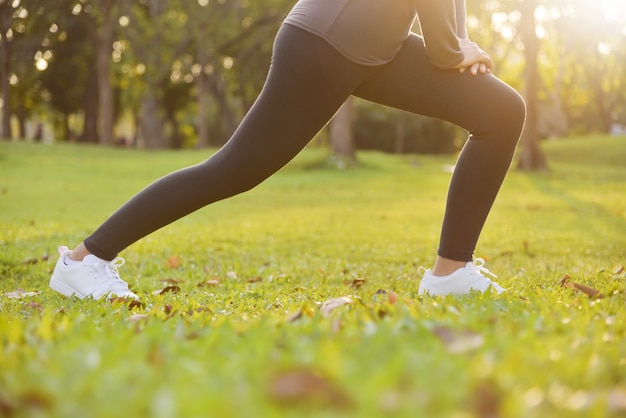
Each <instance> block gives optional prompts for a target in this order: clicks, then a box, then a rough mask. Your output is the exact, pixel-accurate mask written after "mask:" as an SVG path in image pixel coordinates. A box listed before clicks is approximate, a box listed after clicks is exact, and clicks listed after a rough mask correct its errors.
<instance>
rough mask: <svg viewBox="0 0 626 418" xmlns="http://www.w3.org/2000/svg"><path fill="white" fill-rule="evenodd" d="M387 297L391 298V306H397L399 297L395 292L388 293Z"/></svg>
mask: <svg viewBox="0 0 626 418" xmlns="http://www.w3.org/2000/svg"><path fill="white" fill-rule="evenodd" d="M387 296H388V297H389V303H390V304H391V305H395V304H396V302H397V301H398V295H397V294H396V293H394V292H391V291H389V292H387Z"/></svg>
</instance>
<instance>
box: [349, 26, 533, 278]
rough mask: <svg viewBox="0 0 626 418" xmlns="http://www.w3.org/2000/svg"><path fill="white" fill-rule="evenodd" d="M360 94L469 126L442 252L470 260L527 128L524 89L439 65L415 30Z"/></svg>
mask: <svg viewBox="0 0 626 418" xmlns="http://www.w3.org/2000/svg"><path fill="white" fill-rule="evenodd" d="M355 95H357V96H359V97H362V98H364V99H367V100H371V101H373V102H377V103H382V104H385V105H388V106H392V107H395V108H398V109H402V110H406V111H409V112H412V113H417V114H421V115H425V116H430V117H434V118H438V119H443V120H447V121H450V122H453V123H455V124H457V125H459V126H461V127H463V128H465V129H467V130H468V131H469V133H470V137H469V140H468V141H467V143H466V145H465V147H464V148H463V150H462V152H461V154H460V156H459V159H458V161H457V165H456V168H455V170H454V174H453V176H452V180H451V183H450V189H449V192H448V200H447V205H446V212H445V216H444V221H443V226H442V231H441V238H440V244H439V250H438V255H439V257H440V259H443V260H444V261H445V260H449V261H452V262H456V265H457V266H460V265H464V264H465V263H466V262H467V261H471V260H472V257H473V252H474V249H475V247H476V242H477V241H478V237H479V235H480V232H481V230H482V227H483V225H484V223H485V220H486V218H487V215H488V213H489V211H490V209H491V206H492V204H493V202H494V199H495V197H496V195H497V193H498V191H499V189H500V186H501V184H502V181H503V180H504V177H505V175H506V172H507V170H508V168H509V166H510V164H511V160H512V158H513V153H514V150H515V147H516V144H517V142H518V139H519V137H520V134H521V131H522V128H523V124H524V117H525V106H524V102H523V100H522V99H521V97H520V96H519V94H517V92H515V91H514V90H513V89H511V88H510V87H509V86H507V85H506V84H504V83H503V82H501V81H500V80H498V79H497V78H496V77H494V76H493V75H490V74H488V75H476V76H472V75H470V74H469V73H468V72H465V73H459V72H458V71H455V70H440V69H437V68H436V67H434V66H432V65H431V64H430V61H429V60H428V56H427V54H426V50H425V48H424V44H423V41H422V39H421V38H420V37H418V36H416V35H413V36H411V37H410V39H408V40H407V41H406V42H405V43H404V45H403V47H402V49H401V51H400V52H399V54H398V55H397V56H396V58H395V59H394V60H393V61H392V62H390V63H389V64H387V65H385V66H384V67H383V68H382V69H381V70H380V71H378V72H377V73H376V74H375V75H373V76H372V77H370V78H369V79H368V80H367V81H366V82H365V83H364V84H363V85H362V86H360V87H359V88H358V89H357V91H356V92H355ZM440 261H441V260H440ZM450 265H454V263H451V264H450ZM444 274H445V273H444Z"/></svg>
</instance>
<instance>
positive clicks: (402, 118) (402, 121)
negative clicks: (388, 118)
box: [393, 112, 406, 154]
mask: <svg viewBox="0 0 626 418" xmlns="http://www.w3.org/2000/svg"><path fill="white" fill-rule="evenodd" d="M395 122H396V123H395V125H396V129H395V133H396V140H395V142H394V147H393V148H394V152H395V153H396V154H404V144H405V143H406V114H405V113H404V112H399V113H398V116H396V118H395Z"/></svg>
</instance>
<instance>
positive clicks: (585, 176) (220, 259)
mask: <svg viewBox="0 0 626 418" xmlns="http://www.w3.org/2000/svg"><path fill="white" fill-rule="evenodd" d="M625 140H626V138H600V137H584V138H577V139H567V140H565V139H564V140H559V141H550V142H548V143H546V146H545V150H546V152H547V154H548V157H549V158H550V160H551V162H552V163H551V168H552V171H551V172H549V173H533V174H524V175H521V174H520V173H517V172H512V173H510V175H509V177H508V178H507V181H506V182H505V184H504V186H503V189H502V192H501V195H500V198H499V199H498V201H497V202H496V204H495V207H494V210H493V212H492V214H491V217H490V219H489V220H488V224H487V226H486V230H485V233H484V234H483V237H482V239H481V241H480V243H479V249H478V253H477V255H478V256H482V257H485V258H487V259H488V267H489V268H490V269H491V270H492V271H494V272H496V273H497V274H498V275H499V279H498V281H499V282H500V283H501V284H503V285H504V286H505V287H507V288H508V292H507V293H505V294H504V295H502V296H500V297H497V296H491V295H485V296H472V297H464V298H456V299H455V298H430V297H419V296H417V295H416V290H417V284H418V280H419V277H418V274H417V267H418V266H419V265H425V266H428V265H430V264H431V263H432V260H433V251H434V249H435V248H436V245H437V235H438V230H439V224H440V221H441V215H442V209H443V204H444V201H445V188H446V185H447V183H448V181H449V173H447V172H446V171H445V170H442V167H443V166H444V165H450V164H453V160H452V158H451V157H449V156H446V157H432V156H428V157H427V156H423V157H419V158H418V157H408V156H389V155H383V154H379V153H374V152H363V153H362V155H361V157H360V160H361V162H362V164H361V166H360V167H359V168H355V169H350V170H328V169H326V170H318V169H317V167H318V166H319V164H320V162H321V161H324V160H325V157H326V152H325V151H324V150H320V149H316V148H309V149H307V150H305V152H304V153H303V154H301V155H300V156H299V157H298V158H297V159H296V160H295V161H294V162H293V163H291V164H290V165H289V166H287V167H286V168H285V169H284V170H283V171H281V172H280V173H278V174H277V175H276V176H274V177H272V178H271V179H269V180H268V181H267V182H266V183H264V184H263V185H261V186H259V187H258V188H256V189H255V190H253V191H251V192H249V193H246V194H244V195H242V196H238V197H235V198H233V199H229V200H227V201H223V202H219V203H217V204H215V205H213V206H211V207H210V208H207V209H204V210H201V211H199V212H197V213H195V214H193V215H191V216H189V217H187V218H185V219H183V220H181V221H179V222H178V223H176V224H174V225H171V226H169V227H167V228H164V229H163V230H161V231H158V232H157V233H155V234H153V235H151V236H150V237H148V238H147V239H144V240H142V241H141V242H139V243H137V244H135V245H133V246H132V248H130V249H129V250H128V251H125V252H124V253H123V254H122V255H123V256H124V257H125V258H126V259H127V264H126V265H125V266H124V267H123V268H122V270H121V272H122V275H123V276H124V277H125V278H126V279H127V280H128V281H129V282H130V284H131V286H132V287H133V288H134V289H135V290H137V292H138V293H139V294H140V296H141V297H142V298H143V301H144V305H143V306H134V307H129V306H127V305H126V304H124V303H122V302H113V303H105V302H93V301H88V300H84V301H79V300H73V299H66V298H63V297H61V296H59V295H57V294H55V293H53V292H52V291H50V290H49V289H48V288H47V280H48V278H49V275H50V272H51V269H52V265H53V263H54V262H55V255H56V251H55V248H56V246H57V245H60V244H72V243H75V242H77V241H78V240H80V239H82V237H83V236H84V235H85V234H87V233H89V231H91V229H92V228H93V227H94V226H95V225H96V224H97V223H98V222H100V221H101V220H102V219H104V218H105V217H106V216H107V215H108V214H109V213H110V212H111V211H112V210H113V209H115V207H117V206H118V205H119V204H121V203H122V202H123V201H125V200H126V199H127V198H128V197H129V196H130V195H132V194H133V193H135V192H136V191H137V190H138V189H139V188H140V187H142V186H143V185H144V184H145V183H146V182H148V181H150V180H152V179H154V178H156V177H158V176H160V175H162V174H164V173H167V172H169V171H171V170H173V169H175V168H178V167H181V166H184V165H189V164H193V163H196V162H198V161H199V160H201V159H203V158H204V156H205V154H206V152H203V153H199V152H192V151H182V152H176V153H173V152H156V153H154V152H153V153H146V152H142V151H122V150H114V149H102V148H96V147H87V146H82V147H77V146H70V145H55V146H42V145H38V146H37V145H32V144H24V143H2V144H0V161H1V163H0V211H1V212H2V214H3V215H2V216H3V221H2V228H0V244H2V245H0V277H1V278H2V281H1V283H2V284H1V285H0V289H1V290H0V415H1V416H11V417H22V416H24V417H26V416H28V417H32V416H46V417H48V416H50V417H52V416H58V417H66V416H83V417H110V416H151V417H174V416H185V417H205V416H220V417H250V416H255V417H259V416H268V417H270V416H286V417H289V416H293V417H307V416H315V417H339V416H343V417H345V416H355V417H379V416H380V417H383V416H385V417H388V416H393V417H405V416H406V417H429V418H433V417H434V418H437V417H470V416H471V417H498V416H503V417H504V416H505V417H512V418H515V417H537V418H543V417H546V418H548V417H550V418H551V417H555V416H558V417H563V418H568V417H609V418H612V417H615V418H617V417H618V416H623V414H624V413H625V412H626V405H625V404H624V398H625V397H626V365H625V364H624V358H626V345H625V343H624V341H625V340H626V339H625V337H626V321H625V320H624V318H625V317H626V316H625V315H624V309H625V308H624V307H625V306H626V305H625V302H626V286H625V280H626V276H625V273H624V267H623V266H624V262H625V257H626V253H625V249H626V236H625V234H624V231H625V230H626V206H625V202H626V196H624V188H623V185H624V182H625V181H626V172H625V171H624V168H623V161H624V159H625V158H626V155H625V152H626V147H624V141H625ZM138 167H141V169H139V168H138ZM111 173H115V176H114V177H111ZM565 275H568V276H569V277H570V282H569V283H568V286H570V287H565V286H561V285H559V282H560V281H561V279H563V278H564V277H565ZM574 283H577V284H579V285H585V286H588V287H591V288H594V289H597V290H599V291H600V292H601V293H602V294H603V296H604V297H602V298H597V297H594V298H590V297H588V296H587V295H586V294H584V293H582V292H580V291H578V290H576V287H575V286H574ZM20 289H22V290H23V292H25V293H23V292H21V291H19V290H20ZM163 289H167V291H163ZM29 292H35V293H29Z"/></svg>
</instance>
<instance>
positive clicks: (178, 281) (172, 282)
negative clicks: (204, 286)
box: [159, 279, 182, 284]
mask: <svg viewBox="0 0 626 418" xmlns="http://www.w3.org/2000/svg"><path fill="white" fill-rule="evenodd" d="M159 281H160V282H161V283H163V284H178V283H180V282H182V280H178V279H162V280H159Z"/></svg>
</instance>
